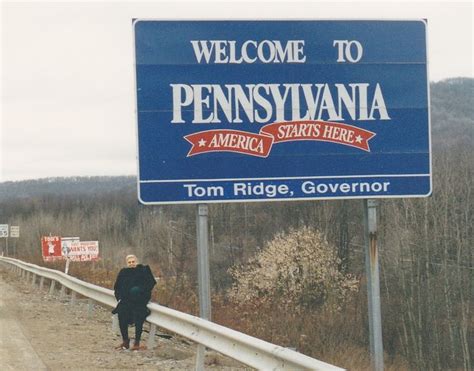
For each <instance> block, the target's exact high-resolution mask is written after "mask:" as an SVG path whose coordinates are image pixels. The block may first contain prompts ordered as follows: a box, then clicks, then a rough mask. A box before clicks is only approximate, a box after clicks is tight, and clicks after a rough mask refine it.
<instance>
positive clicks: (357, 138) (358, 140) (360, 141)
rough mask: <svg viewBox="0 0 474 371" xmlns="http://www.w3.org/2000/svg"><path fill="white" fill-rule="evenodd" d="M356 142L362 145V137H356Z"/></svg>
mask: <svg viewBox="0 0 474 371" xmlns="http://www.w3.org/2000/svg"><path fill="white" fill-rule="evenodd" d="M356 142H357V143H362V137H361V136H360V135H358V136H356Z"/></svg>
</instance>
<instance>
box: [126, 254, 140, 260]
mask: <svg viewBox="0 0 474 371" xmlns="http://www.w3.org/2000/svg"><path fill="white" fill-rule="evenodd" d="M130 258H135V259H136V260H138V258H137V256H136V255H133V254H130V255H127V256H126V257H125V261H127V260H128V259H130Z"/></svg>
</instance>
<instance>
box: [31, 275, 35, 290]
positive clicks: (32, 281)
mask: <svg viewBox="0 0 474 371" xmlns="http://www.w3.org/2000/svg"><path fill="white" fill-rule="evenodd" d="M35 284H36V274H34V273H33V278H32V279H31V286H33V287H35Z"/></svg>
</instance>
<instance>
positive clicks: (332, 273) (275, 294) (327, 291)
mask: <svg viewBox="0 0 474 371" xmlns="http://www.w3.org/2000/svg"><path fill="white" fill-rule="evenodd" d="M339 263H340V261H339V259H338V258H337V255H336V252H335V249H334V248H333V247H332V246H330V245H329V244H328V242H327V241H326V240H325V239H324V237H323V236H322V235H321V233H319V232H317V231H313V230H311V229H309V228H307V227H304V228H301V229H299V230H291V231H290V232H288V233H281V234H278V235H277V236H276V237H275V238H274V239H273V240H272V241H270V242H268V243H267V244H266V245H265V246H264V248H263V249H262V250H261V251H260V252H259V253H258V254H257V255H256V256H255V258H254V259H253V260H251V261H250V262H248V263H247V264H245V265H240V266H237V267H234V268H232V269H231V270H230V273H231V275H232V277H233V278H234V280H235V283H234V285H233V287H232V289H231V291H230V293H229V296H230V298H231V299H232V300H234V301H235V302H236V303H241V304H245V303H253V304H256V303H265V302H268V303H269V302H272V301H273V300H278V301H279V302H280V303H281V304H283V305H286V306H292V307H294V308H299V309H303V308H308V307H311V308H314V307H319V308H325V309H339V308H340V307H341V305H342V303H343V302H344V301H346V300H347V299H348V298H349V297H350V296H351V293H353V292H356V291H357V290H358V287H359V283H358V281H357V280H356V279H355V278H354V277H352V276H350V275H348V274H343V273H341V272H340V271H338V265H339Z"/></svg>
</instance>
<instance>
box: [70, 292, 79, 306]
mask: <svg viewBox="0 0 474 371" xmlns="http://www.w3.org/2000/svg"><path fill="white" fill-rule="evenodd" d="M76 296H77V294H76V292H75V291H73V290H71V300H70V303H71V306H73V305H76Z"/></svg>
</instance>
